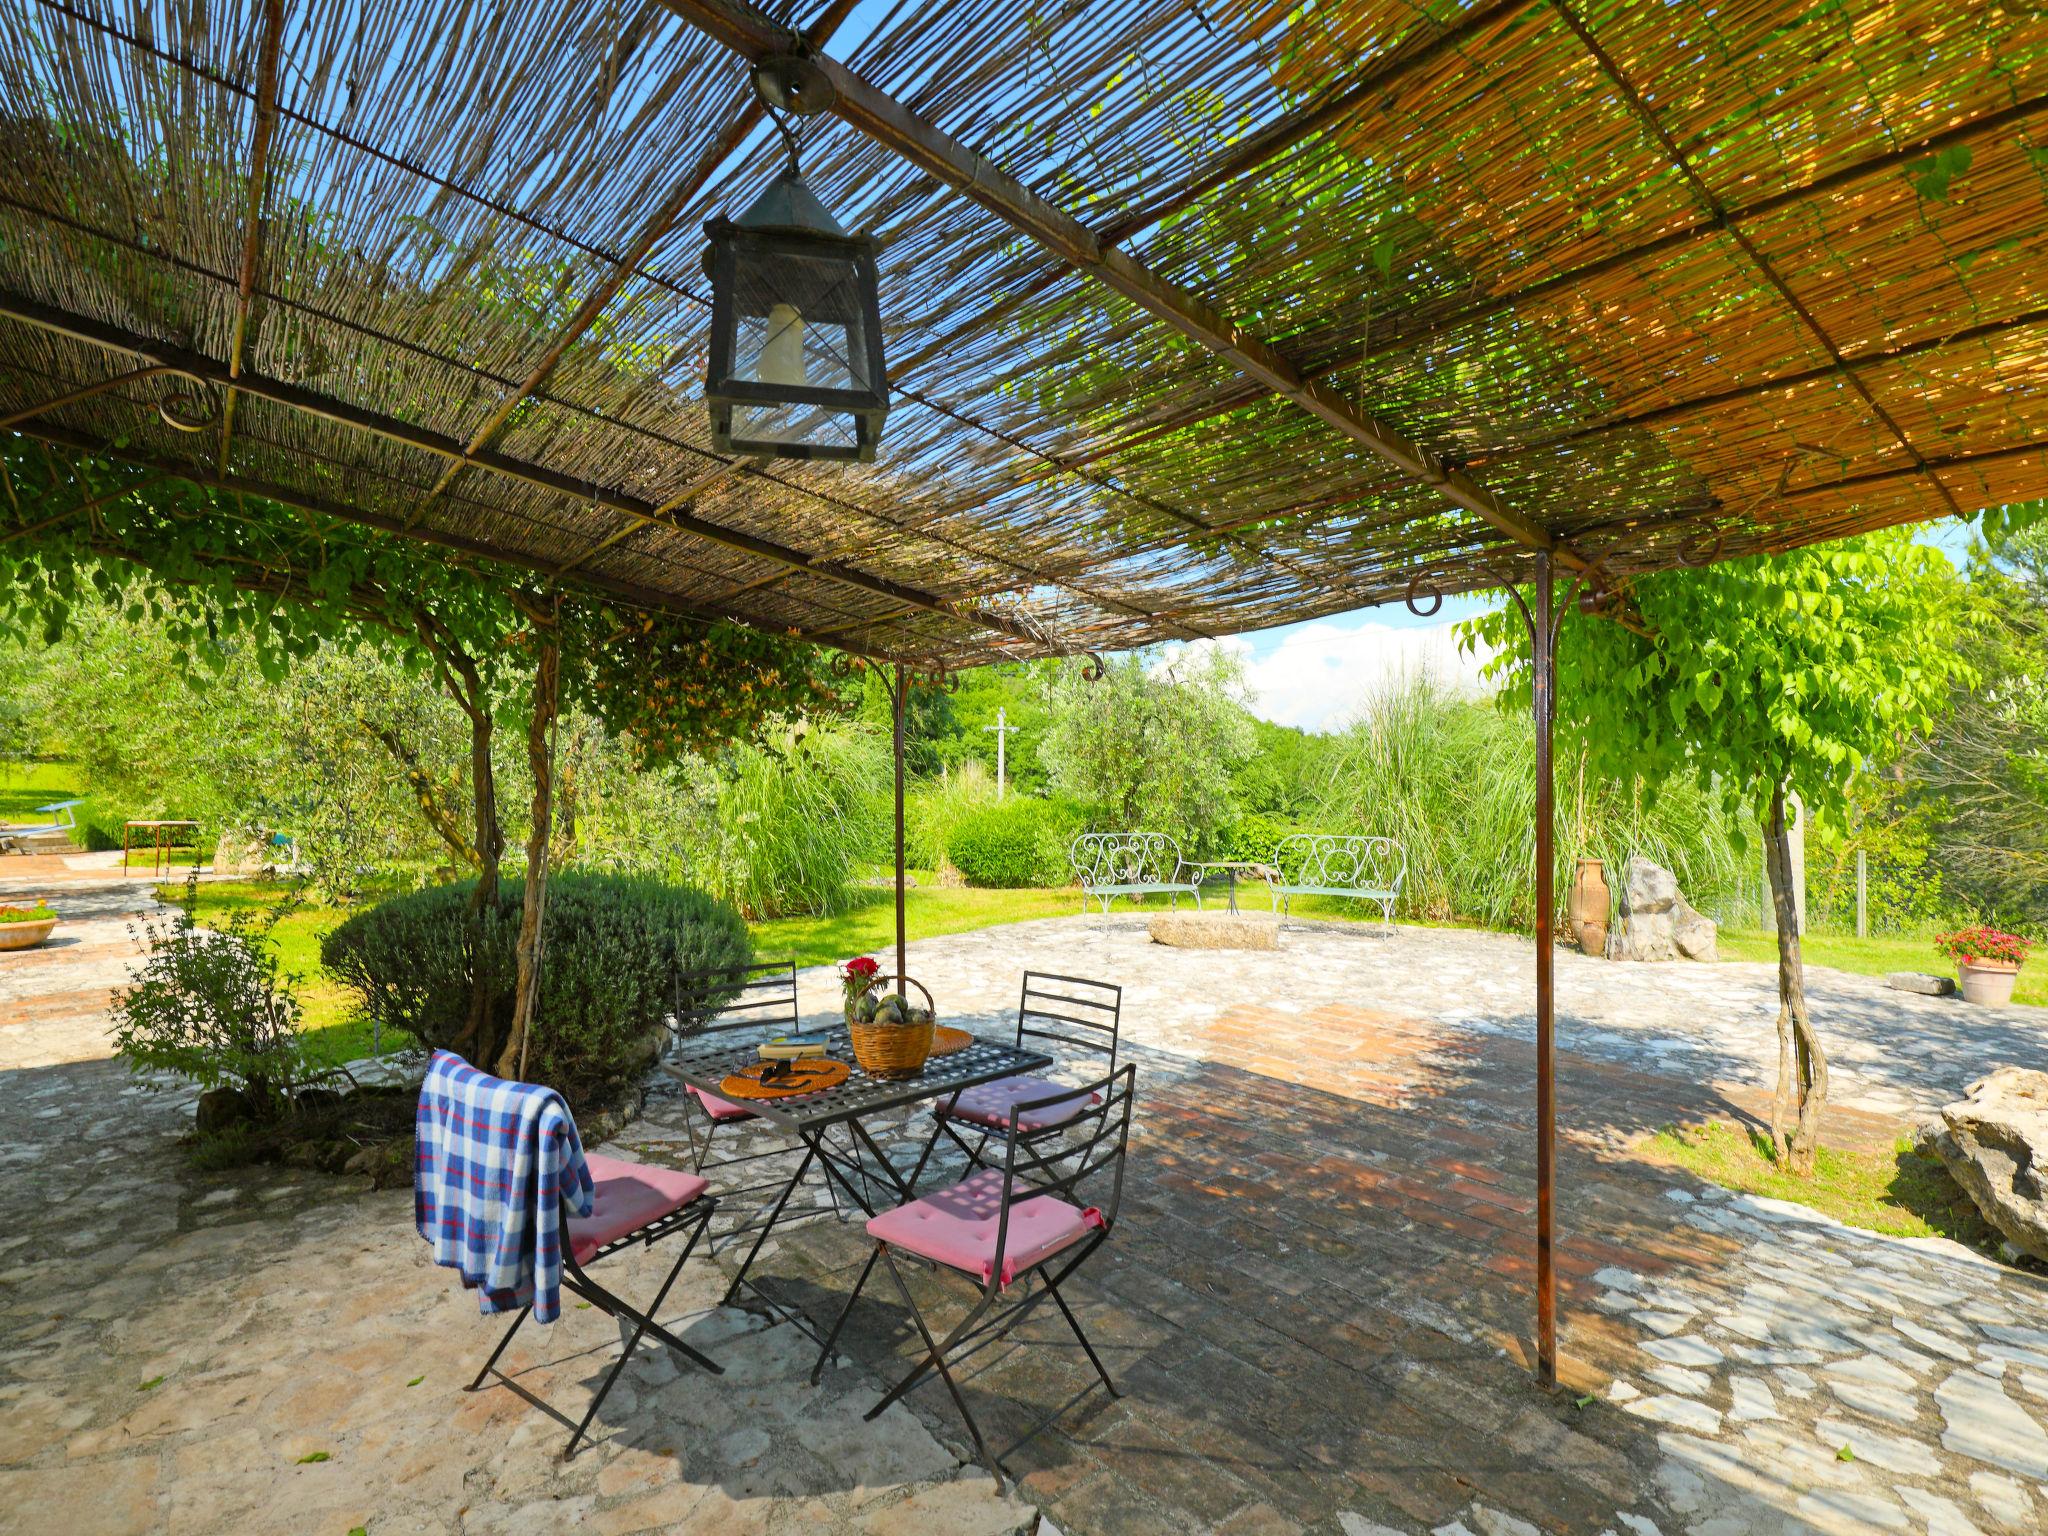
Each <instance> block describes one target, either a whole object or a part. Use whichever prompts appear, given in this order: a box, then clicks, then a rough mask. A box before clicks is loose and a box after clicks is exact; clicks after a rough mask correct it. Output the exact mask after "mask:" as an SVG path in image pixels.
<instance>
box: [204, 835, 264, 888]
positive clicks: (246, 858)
mask: <svg viewBox="0 0 2048 1536" xmlns="http://www.w3.org/2000/svg"><path fill="white" fill-rule="evenodd" d="M269 863H270V835H269V834H268V833H267V832H265V831H264V830H263V829H262V828H260V827H255V828H251V827H227V828H223V829H222V831H221V834H220V838H219V840H218V841H216V842H215V843H214V845H213V872H214V873H215V874H216V875H233V876H235V877H237V878H239V879H254V878H256V877H257V876H260V875H261V874H262V873H263V872H264V870H265V869H266V868H267V867H268V866H269Z"/></svg>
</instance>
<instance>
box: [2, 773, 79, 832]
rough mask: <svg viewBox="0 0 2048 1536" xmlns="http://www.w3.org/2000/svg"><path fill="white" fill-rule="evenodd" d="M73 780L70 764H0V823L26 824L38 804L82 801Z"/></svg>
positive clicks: (75, 779)
mask: <svg viewBox="0 0 2048 1536" xmlns="http://www.w3.org/2000/svg"><path fill="white" fill-rule="evenodd" d="M77 781H78V772H77V769H76V768H75V767H74V766H73V765H72V764H70V763H0V821H28V820H30V819H31V818H34V817H35V810H36V807H37V806H39V805H48V804H49V803H50V802H51V801H53V800H79V799H83V798H84V796H83V795H82V794H81V793H80V791H79V789H78V787H77ZM79 809H80V810H84V809H85V807H84V806H80V807H79Z"/></svg>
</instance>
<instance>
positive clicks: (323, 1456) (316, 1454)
mask: <svg viewBox="0 0 2048 1536" xmlns="http://www.w3.org/2000/svg"><path fill="white" fill-rule="evenodd" d="M327 1459H328V1455H327V1453H326V1452H325V1451H308V1452H306V1454H305V1455H303V1456H301V1457H300V1458H299V1459H298V1460H297V1461H296V1462H294V1463H293V1465H294V1466H300V1467H304V1466H310V1465H311V1464H312V1463H314V1462H316V1461H326V1460H327Z"/></svg>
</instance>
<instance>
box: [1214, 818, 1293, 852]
mask: <svg viewBox="0 0 2048 1536" xmlns="http://www.w3.org/2000/svg"><path fill="white" fill-rule="evenodd" d="M1299 830H1300V828H1298V827H1294V826H1290V825H1289V824H1288V823H1287V822H1285V821H1283V820H1281V819H1280V818H1279V817H1278V816H1263V815H1259V814H1258V813H1256V812H1254V813H1253V814H1252V815H1249V816H1241V817H1239V818H1238V819H1237V820H1236V821H1235V822H1233V823H1231V825H1230V826H1229V827H1227V828H1225V829H1224V831H1223V834H1222V835H1221V836H1220V837H1219V838H1217V840H1216V857H1217V858H1219V859H1229V860H1231V861H1233V862H1236V863H1244V864H1270V863H1272V861H1273V850H1274V849H1275V848H1276V847H1278V846H1279V843H1280V840H1281V839H1282V838H1284V837H1286V836H1287V835H1288V834H1289V833H1290V832H1296V831H1299Z"/></svg>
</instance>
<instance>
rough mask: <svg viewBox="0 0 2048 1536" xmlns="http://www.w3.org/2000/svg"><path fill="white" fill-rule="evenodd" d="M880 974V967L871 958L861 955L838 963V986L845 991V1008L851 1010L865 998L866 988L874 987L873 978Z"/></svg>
mask: <svg viewBox="0 0 2048 1536" xmlns="http://www.w3.org/2000/svg"><path fill="white" fill-rule="evenodd" d="M881 974H882V967H881V966H880V965H879V964H877V963H876V962H875V960H874V959H873V957H871V956H868V955H862V956H860V957H859V958H857V959H853V960H842V961H841V962H840V963H839V985H840V986H841V987H842V988H843V989H844V990H845V993H846V1006H847V1007H849V1008H851V1007H852V1006H853V1005H854V1004H855V1003H857V1002H859V1001H860V1000H861V999H862V998H863V997H865V996H867V990H868V988H869V987H871V986H873V985H874V981H875V978H876V977H877V976H879V975H881Z"/></svg>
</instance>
